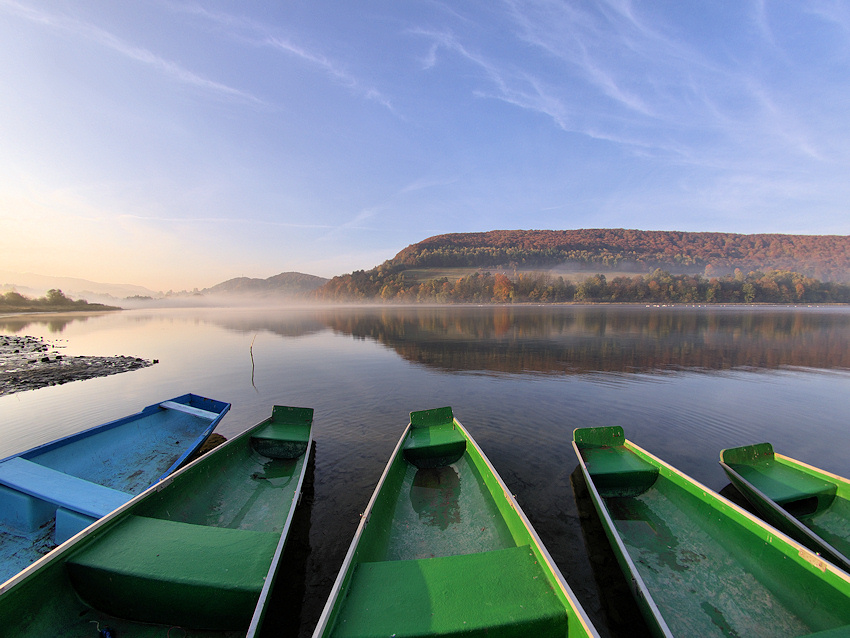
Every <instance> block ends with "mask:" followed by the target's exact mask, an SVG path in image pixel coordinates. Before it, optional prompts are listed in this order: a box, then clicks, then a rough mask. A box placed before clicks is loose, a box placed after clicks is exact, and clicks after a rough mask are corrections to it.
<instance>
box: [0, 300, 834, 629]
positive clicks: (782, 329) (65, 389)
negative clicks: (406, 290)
mask: <svg viewBox="0 0 850 638" xmlns="http://www.w3.org/2000/svg"><path fill="white" fill-rule="evenodd" d="M0 333H15V334H29V335H33V336H44V337H45V338H47V339H51V340H52V341H53V342H54V343H56V344H57V345H60V346H63V352H64V353H65V354H67V355H77V354H85V355H119V354H121V355H132V356H137V357H143V358H146V359H159V363H158V364H156V365H154V366H152V367H150V368H145V369H143V370H138V371H134V372H129V373H125V374H119V375H115V376H111V377H103V378H99V379H92V380H87V381H80V382H74V383H69V384H66V385H61V386H53V387H48V388H42V389H40V390H33V391H28V392H21V393H17V394H14V395H9V396H6V397H2V398H0V458H2V457H4V456H6V455H8V454H12V453H15V452H18V451H22V450H25V449H28V448H30V447H33V446H34V445H38V444H40V443H43V442H46V441H49V440H52V439H55V438H57V437H58V436H62V435H65V434H68V433H71V432H74V431H78V430H81V429H84V428H87V427H91V426H93V425H97V424H99V423H103V422H105V421H108V420H111V419H115V418H118V417H121V416H124V415H126V414H129V413H131V412H135V411H137V410H139V409H141V408H142V407H144V406H146V405H149V404H152V403H156V402H159V401H161V400H163V399H167V398H172V397H175V396H178V395H180V394H184V393H186V392H194V393H197V394H201V395H204V396H209V397H213V398H216V399H220V400H224V401H229V402H231V403H232V404H233V408H232V409H231V411H230V412H229V413H228V415H227V416H225V418H224V420H223V421H222V423H221V425H220V426H219V428H218V431H219V432H221V433H223V434H224V435H225V436H232V435H234V434H236V433H238V432H240V431H242V430H244V429H246V428H247V427H249V426H251V425H253V424H255V423H257V422H258V421H260V420H262V419H264V418H266V417H267V416H269V414H270V413H271V408H272V405H273V404H282V405H295V406H307V407H313V408H315V421H314V438H315V441H316V446H315V465H314V466H313V467H311V470H312V472H313V477H314V481H313V483H312V484H311V486H310V488H309V489H310V490H311V492H310V498H309V499H305V501H306V506H305V507H304V508H303V512H302V514H301V516H302V520H301V521H300V524H299V526H298V528H299V530H301V531H300V532H299V533H300V534H302V535H303V538H297V539H295V540H294V541H293V545H294V546H297V547H298V548H299V556H298V557H296V558H295V560H296V561H297V560H301V561H303V562H304V563H305V564H300V565H297V566H295V567H293V568H292V569H293V570H294V572H293V573H294V574H295V576H294V579H295V580H299V581H303V582H301V583H295V585H301V587H298V588H297V590H298V592H299V593H298V597H299V599H301V598H302V597H303V604H302V605H301V606H300V609H301V614H300V618H298V619H297V623H294V622H293V621H292V619H291V618H290V625H289V627H290V628H292V627H297V630H298V631H300V634H301V635H310V632H311V630H312V627H313V626H314V625H315V622H316V620H317V618H318V616H319V614H320V612H321V608H322V606H323V604H324V601H325V598H326V597H327V594H328V592H329V590H330V587H331V585H332V584H333V580H334V578H335V576H336V572H337V570H338V568H339V566H340V564H341V563H342V560H343V557H344V555H345V552H346V550H347V548H348V544H349V542H350V540H351V537H352V535H353V534H354V531H355V529H356V527H357V524H358V521H359V515H360V513H361V512H362V510H363V509H364V508H365V506H366V504H367V502H368V500H369V497H370V495H371V492H372V490H373V489H374V486H375V484H376V483H377V480H378V478H379V477H380V475H381V472H382V471H383V468H384V466H385V464H386V462H387V460H388V458H389V456H390V454H391V453H392V451H393V448H394V447H395V444H396V442H397V440H398V437H399V436H400V435H401V433H402V431H403V429H404V427H405V425H406V424H407V420H408V413H409V412H410V411H412V410H420V409H425V408H434V407H440V406H443V405H451V406H452V407H453V409H454V412H455V415H456V416H457V417H458V418H459V419H460V421H461V422H462V423H463V424H464V425H465V426H466V428H467V429H468V430H469V432H470V434H472V436H473V437H475V439H476V441H477V442H478V444H479V446H480V447H481V448H482V450H483V451H484V453H485V454H486V455H487V456H488V457H489V458H490V461H491V462H492V463H493V465H494V466H495V467H496V468H497V470H498V471H499V473H500V474H501V475H502V478H503V479H504V480H505V482H506V484H507V485H508V487H509V488H510V489H511V490H512V491H513V492H514V494H516V496H517V500H518V501H519V503H520V505H521V506H522V507H523V509H524V510H525V512H526V514H527V515H528V517H529V519H530V520H531V522H532V523H533V524H534V525H535V527H536V529H537V531H538V533H539V535H540V537H541V538H542V540H543V542H544V543H545V544H546V546H547V548H548V549H549V551H550V553H551V554H552V556H553V558H554V560H555V561H556V562H557V563H558V565H559V567H560V568H561V571H562V572H563V573H564V575H565V577H566V578H567V580H568V581H569V583H570V586H571V587H572V588H573V590H574V591H575V593H576V596H577V597H578V598H579V600H580V601H581V602H582V604H583V605H584V606H585V608H586V610H587V612H588V614H589V615H590V617H591V619H592V620H593V621H594V622H595V623H596V624H597V625H598V627H599V628H600V631H601V632H602V633H603V635H606V634H609V633H610V632H609V631H608V628H609V626H610V627H613V628H614V629H613V631H614V632H616V630H617V627H619V626H621V625H620V624H619V623H618V621H617V619H613V620H612V618H611V617H610V615H609V614H607V613H606V611H605V608H606V607H607V606H606V605H605V604H603V603H604V598H603V596H602V595H600V588H599V586H598V584H597V581H598V577H599V574H598V570H597V569H596V564H595V563H591V560H590V559H589V558H588V548H587V547H586V545H585V539H584V535H583V533H582V523H581V520H580V516H579V508H578V507H577V504H576V501H575V498H574V495H573V488H572V487H571V484H570V477H571V474H572V473H573V470H574V469H575V467H576V465H577V461H576V459H575V455H574V453H573V450H572V447H571V444H570V440H571V436H572V430H573V429H574V428H576V427H586V426H593V425H621V426H623V427H624V429H625V430H626V435H627V436H628V437H629V438H630V439H631V440H633V441H634V442H635V443H637V444H638V445H640V446H641V447H643V448H645V449H647V450H649V451H650V452H652V453H653V454H655V455H656V456H660V457H661V458H663V459H665V460H666V461H668V462H670V463H671V464H673V465H674V466H676V467H678V468H679V469H681V470H682V471H684V472H686V473H688V474H690V475H691V476H693V477H694V478H696V479H697V480H699V481H701V482H703V483H705V484H706V485H707V486H708V487H710V488H712V489H715V490H719V489H721V488H723V487H724V486H725V485H726V484H727V480H726V479H725V476H724V474H723V472H722V470H721V469H720V466H719V464H718V453H719V451H720V449H721V448H724V447H733V446H737V445H744V444H748V443H755V442H761V441H771V442H772V443H773V445H774V447H775V449H776V450H777V451H779V452H782V453H785V454H787V455H789V456H793V457H795V458H799V459H800V460H803V461H806V462H809V463H811V464H814V465H817V466H820V467H823V468H824V469H827V470H829V471H832V472H835V473H837V474H841V475H845V476H846V475H848V474H850V457H848V456H847V455H846V452H845V451H846V449H847V446H848V443H850V431H848V428H847V427H846V412H847V400H846V397H847V396H848V395H850V392H848V391H850V309H846V308H776V307H767V308H710V309H705V308H684V307H677V308H664V307H646V308H645V307H642V306H640V307H638V306H624V307H616V306H611V307H603V306H591V307H581V306H566V307H539V308H537V307H518V308H504V307H499V308H493V307H484V308H475V307H448V308H411V309H404V308H374V309H350V308H332V309H319V310H316V309H294V310H263V311H253V310H244V309H241V310H212V309H204V310H157V311H128V312H122V313H114V314H104V315H95V316H87V317H79V318H73V319H69V318H67V317H66V318H61V317H49V318H48V317H41V318H31V317H30V318H21V317H18V318H0ZM579 505H581V504H579ZM302 573H303V576H301V574H302ZM280 578H281V579H282V580H286V574H285V573H284V572H282V574H281V577H280ZM288 584H289V585H293V583H288ZM603 588H604V589H605V590H606V591H607V589H608V587H607V586H606V585H605V582H604V581H603ZM290 616H291V614H290ZM293 631H294V630H293Z"/></svg>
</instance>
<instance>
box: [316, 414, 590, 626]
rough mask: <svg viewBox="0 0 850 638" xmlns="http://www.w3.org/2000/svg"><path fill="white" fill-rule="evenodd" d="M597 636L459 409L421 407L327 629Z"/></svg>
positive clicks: (375, 499) (341, 581) (375, 498)
mask: <svg viewBox="0 0 850 638" xmlns="http://www.w3.org/2000/svg"><path fill="white" fill-rule="evenodd" d="M390 635H395V636H397V637H401V636H456V635H457V636H460V635H464V636H478V635H482V636H483V635H487V636H528V635H536V636H540V637H541V638H542V637H544V636H567V635H569V636H595V635H597V634H596V632H595V630H594V629H593V627H592V625H591V624H590V621H589V620H588V619H587V616H586V615H585V613H584V611H583V610H582V609H581V606H580V605H579V604H578V602H577V601H576V600H575V597H574V595H573V594H572V592H571V591H570V589H569V587H568V585H567V584H566V581H565V580H564V578H563V576H562V575H561V573H560V571H559V570H558V568H557V566H555V564H554V563H553V561H552V559H551V557H550V556H549V554H548V552H547V551H546V549H545V548H544V546H543V544H542V543H541V542H540V539H539V538H538V537H537V534H536V533H535V532H534V529H533V528H532V527H531V525H530V523H529V522H528V519H527V518H526V517H525V515H524V514H523V512H522V510H521V509H520V508H519V505H518V504H517V503H516V501H515V499H514V498H513V496H512V495H511V494H510V491H509V490H508V489H507V487H506V486H505V485H504V483H503V482H502V480H501V478H500V477H499V476H498V474H497V473H496V471H495V469H494V468H493V466H492V465H491V464H490V462H489V461H488V460H487V458H486V457H485V456H484V454H483V453H482V452H481V451H480V449H479V448H478V447H477V445H476V444H475V442H474V440H473V439H472V438H471V437H470V436H469V434H468V433H467V432H466V430H465V429H464V428H463V426H462V425H461V424H460V423H459V422H458V421H457V420H456V419H454V418H453V416H452V414H451V409H450V408H443V409H438V410H433V411H423V412H414V413H411V425H410V426H408V428H407V429H406V430H405V432H404V434H403V435H402V437H401V439H400V440H399V443H398V445H397V446H396V448H395V451H394V452H393V455H392V457H391V459H390V461H389V463H388V465H387V467H386V469H385V470H384V473H383V475H382V476H381V479H380V481H379V482H378V485H377V487H376V489H375V492H374V494H373V495H372V498H371V500H370V502H369V505H368V507H367V510H366V512H365V513H364V514H363V516H362V518H361V522H360V525H359V527H358V529H357V532H356V533H355V537H354V540H353V541H352V544H351V547H350V548H349V551H348V554H347V555H346V558H345V561H344V563H343V566H342V568H341V570H340V573H339V576H338V578H337V580H336V582H335V584H334V587H333V589H332V592H331V595H330V597H329V599H328V603H327V605H326V606H325V609H324V611H323V613H322V616H321V618H320V621H319V624H318V626H317V628H316V631H315V633H314V637H318V636H390Z"/></svg>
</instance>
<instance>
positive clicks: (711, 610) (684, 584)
mask: <svg viewBox="0 0 850 638" xmlns="http://www.w3.org/2000/svg"><path fill="white" fill-rule="evenodd" d="M573 438H574V440H573V446H574V449H575V452H576V455H577V457H578V459H579V464H580V467H581V469H582V473H583V474H584V477H585V480H586V482H587V485H588V490H589V491H590V494H591V498H592V499H593V502H594V506H595V507H596V509H597V512H598V513H599V516H600V520H601V521H602V524H603V526H604V527H605V531H606V534H607V536H608V538H609V541H610V542H611V546H612V549H613V550H614V552H615V554H616V555H617V560H618V562H619V563H620V566H621V568H622V570H623V572H624V574H625V575H626V578H627V579H628V580H629V581H630V584H631V588H632V591H633V593H634V596H635V599H636V601H637V603H638V606H639V607H640V609H641V611H642V613H643V615H644V617H645V619H646V621H647V624H648V626H649V627H650V629H651V631H652V632H653V633H654V634H655V635H658V636H684V635H699V636H729V635H740V636H771V637H774V636H799V635H806V634H810V633H816V632H819V631H827V630H834V631H837V632H839V633H840V632H841V631H845V632H847V631H850V577H848V576H847V574H844V573H843V572H841V571H840V570H838V569H835V568H834V567H833V566H832V565H830V564H829V563H827V562H826V561H823V560H821V559H820V558H819V557H818V556H816V555H815V554H813V553H811V552H810V551H809V550H807V549H806V548H804V547H802V546H801V545H799V544H798V543H796V542H795V541H793V540H792V539H790V538H788V537H786V536H785V535H783V534H781V533H779V532H778V531H776V530H774V529H773V528H770V527H768V526H766V525H765V524H764V523H763V522H761V521H760V520H758V519H757V518H755V517H754V516H752V515H750V514H749V513H747V512H745V511H744V510H742V509H740V508H739V507H737V506H736V505H734V504H732V503H731V502H729V501H727V500H726V499H724V498H722V497H720V496H719V495H717V494H715V493H714V492H712V491H711V490H709V489H708V488H706V487H704V486H702V485H700V484H699V483H697V482H696V481H693V480H692V479H690V478H689V477H687V476H686V475H684V474H682V473H681V472H679V471H678V470H676V469H675V468H672V467H671V466H669V465H667V464H666V463H664V462H663V461H661V460H660V459H657V458H656V457H654V456H652V455H651V454H649V453H648V452H646V451H645V450H642V449H641V448H639V447H638V446H636V445H634V444H633V443H631V442H629V441H627V440H626V439H625V437H624V435H623V431H622V428H582V429H578V430H576V431H575V433H574V435H573ZM836 635H838V634H836Z"/></svg>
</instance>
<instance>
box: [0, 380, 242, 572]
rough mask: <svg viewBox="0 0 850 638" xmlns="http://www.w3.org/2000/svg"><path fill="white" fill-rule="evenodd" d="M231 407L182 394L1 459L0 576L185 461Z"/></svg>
mask: <svg viewBox="0 0 850 638" xmlns="http://www.w3.org/2000/svg"><path fill="white" fill-rule="evenodd" d="M229 409H230V404H229V403H224V402H222V401H216V400H214V399H207V398H205V397H200V396H197V395H194V394H184V395H183V396H180V397H177V398H174V399H171V400H169V401H163V402H162V403H158V404H155V405H149V406H148V407H146V408H145V409H144V410H142V411H141V412H138V413H137V414H133V415H130V416H127V417H124V418H122V419H118V420H116V421H110V422H109V423H105V424H103V425H99V426H97V427H93V428H90V429H88V430H85V431H83V432H78V433H76V434H72V435H70V436H66V437H63V438H61V439H57V440H55V441H53V442H51V443H46V444H44V445H40V446H38V447H35V448H33V449H31V450H27V451H26V452H22V453H20V454H16V455H14V456H10V457H8V458H5V459H3V460H2V461H0V582H3V581H5V580H7V579H8V578H11V577H12V576H14V575H15V574H16V573H18V572H19V571H21V570H22V569H24V568H25V567H26V566H27V565H30V564H31V563H33V562H34V561H36V560H38V559H39V558H40V557H41V556H43V555H44V554H46V553H47V552H48V551H50V549H52V548H53V547H55V546H56V545H58V544H60V543H63V542H64V541H66V540H68V539H69V538H71V537H72V536H73V535H74V534H76V533H77V532H79V531H80V530H82V529H84V528H85V527H88V526H89V525H91V524H92V523H93V522H94V521H96V520H97V519H98V518H100V517H101V516H104V515H105V514H108V513H109V512H111V511H112V510H114V509H116V508H117V507H120V506H121V505H123V504H124V503H126V502H127V501H129V500H130V499H131V498H133V497H134V496H136V495H138V494H141V493H142V492H143V491H144V490H146V489H147V488H148V487H150V486H151V485H153V484H154V483H156V482H157V481H159V480H161V479H162V478H164V477H166V476H168V475H169V474H170V473H171V472H173V471H174V470H176V469H177V468H178V467H180V466H181V465H183V464H184V463H185V462H186V460H187V459H188V458H189V456H190V455H192V454H193V453H194V452H195V451H196V450H197V449H198V448H199V447H200V446H201V445H202V444H203V443H204V441H206V439H207V437H209V435H210V434H211V433H212V431H213V429H215V427H216V425H218V423H219V421H221V419H222V417H224V415H225V414H226V413H227V411H228V410H229Z"/></svg>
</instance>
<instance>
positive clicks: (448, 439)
mask: <svg viewBox="0 0 850 638" xmlns="http://www.w3.org/2000/svg"><path fill="white" fill-rule="evenodd" d="M465 451H466V437H465V436H463V434H462V433H461V431H460V430H458V429H457V428H456V427H455V425H454V423H453V422H450V423H443V424H440V425H432V426H429V427H419V428H415V427H412V428H410V433H409V434H408V435H407V439H405V441H404V458H406V459H407V460H408V462H410V463H413V464H414V465H415V466H416V467H421V468H428V467H441V466H443V465H451V464H452V463H454V462H455V461H457V460H458V459H459V458H460V457H461V456H463V453H464V452H465Z"/></svg>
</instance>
